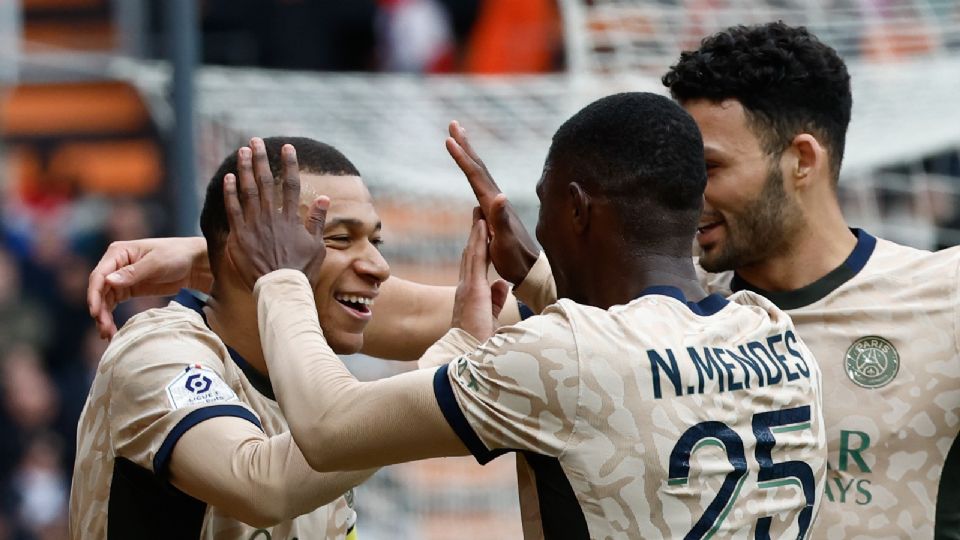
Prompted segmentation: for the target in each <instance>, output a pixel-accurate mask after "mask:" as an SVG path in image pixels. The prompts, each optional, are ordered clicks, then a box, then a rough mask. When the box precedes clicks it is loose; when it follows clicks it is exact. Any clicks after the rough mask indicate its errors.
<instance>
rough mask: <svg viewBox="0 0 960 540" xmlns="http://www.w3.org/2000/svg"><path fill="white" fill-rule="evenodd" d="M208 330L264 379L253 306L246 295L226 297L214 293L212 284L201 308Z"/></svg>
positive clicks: (255, 308)
mask: <svg viewBox="0 0 960 540" xmlns="http://www.w3.org/2000/svg"><path fill="white" fill-rule="evenodd" d="M204 312H205V314H206V316H207V324H209V325H210V329H211V330H213V331H214V333H216V334H217V336H219V337H220V339H221V340H222V341H223V342H224V343H225V344H226V345H227V346H229V347H230V348H232V349H233V350H235V351H237V353H238V354H239V355H240V356H242V357H243V359H244V360H246V361H247V363H248V364H250V367H252V368H253V369H255V370H256V371H257V372H258V373H260V374H261V375H263V376H265V377H266V376H267V362H266V360H264V358H263V349H262V348H261V346H260V330H259V328H258V327H257V307H256V305H255V304H254V303H253V297H252V296H250V295H249V294H242V295H237V294H230V293H229V292H226V291H223V290H218V288H217V286H216V284H215V285H214V290H213V292H212V293H211V294H210V300H209V301H208V302H207V307H206V308H205V309H204Z"/></svg>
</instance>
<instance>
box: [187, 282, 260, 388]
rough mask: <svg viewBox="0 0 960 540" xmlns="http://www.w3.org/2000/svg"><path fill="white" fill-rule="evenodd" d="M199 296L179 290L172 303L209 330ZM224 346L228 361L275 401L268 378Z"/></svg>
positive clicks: (230, 348) (193, 292)
mask: <svg viewBox="0 0 960 540" xmlns="http://www.w3.org/2000/svg"><path fill="white" fill-rule="evenodd" d="M200 294H201V293H198V292H196V291H193V290H190V289H180V292H179V293H177V296H176V297H175V298H174V299H173V301H174V302H176V303H178V304H180V305H181V306H183V307H185V308H187V309H191V310H193V311H196V312H197V313H198V314H200V317H201V318H202V319H203V324H206V325H207V328H210V325H209V324H208V323H207V315H206V314H205V313H204V312H203V307H204V306H206V305H207V302H206V300H204V299H203V298H201V297H200ZM224 346H225V347H226V348H227V352H228V353H230V359H231V360H233V363H234V364H236V365H237V367H238V368H240V371H242V372H243V374H244V375H245V376H246V377H247V380H248V381H250V384H251V385H252V386H253V387H254V388H255V389H256V390H257V392H260V394H262V395H263V397H266V398H268V399H271V400H273V401H276V400H277V398H276V396H275V395H274V393H273V385H272V384H270V378H269V377H267V376H264V375H262V374H261V373H260V372H259V371H257V370H255V369H253V366H251V365H250V363H249V362H247V361H246V360H245V359H244V358H243V357H242V356H240V353H238V352H237V351H235V350H233V347H231V346H229V345H227V344H226V343H224Z"/></svg>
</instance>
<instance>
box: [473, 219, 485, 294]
mask: <svg viewBox="0 0 960 540" xmlns="http://www.w3.org/2000/svg"><path fill="white" fill-rule="evenodd" d="M470 258H471V259H472V260H471V261H470V264H469V269H470V272H471V278H472V279H473V281H474V282H476V283H481V282H482V283H486V281H487V261H488V256H487V222H486V221H484V220H482V219H478V220H476V221H475V222H474V223H473V230H472V231H471V232H470Z"/></svg>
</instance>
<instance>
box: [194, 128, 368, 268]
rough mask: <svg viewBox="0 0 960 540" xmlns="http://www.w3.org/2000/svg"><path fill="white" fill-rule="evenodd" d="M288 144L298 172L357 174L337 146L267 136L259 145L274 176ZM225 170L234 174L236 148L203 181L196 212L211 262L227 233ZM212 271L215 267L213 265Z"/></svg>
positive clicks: (303, 139)
mask: <svg viewBox="0 0 960 540" xmlns="http://www.w3.org/2000/svg"><path fill="white" fill-rule="evenodd" d="M285 144H291V145H293V147H294V148H296V150H297V162H298V163H299V165H300V172H302V173H313V174H320V175H332V176H360V172H359V171H358V170H357V168H356V167H355V166H354V165H353V163H351V162H350V160H349V159H347V157H346V156H344V155H343V154H342V153H341V152H340V151H339V150H337V149H336V148H334V147H332V146H330V145H329V144H325V143H322V142H320V141H316V140H313V139H308V138H307V137H267V138H265V139H263V145H264V147H266V150H267V162H268V163H269V164H270V172H271V173H273V175H274V177H276V176H277V175H279V174H280V173H281V169H282V161H281V159H280V149H281V148H283V145H285ZM228 173H233V174H234V175H236V174H237V152H231V153H230V155H228V156H227V157H226V158H225V159H224V160H223V162H222V163H220V166H219V167H218V168H217V172H215V173H213V177H212V178H210V183H209V184H207V193H206V197H205V198H204V202H203V210H202V211H201V212H200V230H201V231H202V232H203V236H204V238H206V240H207V253H208V254H209V257H210V263H211V266H216V260H217V259H218V258H219V256H220V253H221V251H222V250H223V246H224V242H225V241H226V238H227V235H228V234H229V233H230V223H229V221H227V208H226V206H225V205H224V202H223V177H224V176H226V175H227V174H228ZM214 270H215V271H216V268H214Z"/></svg>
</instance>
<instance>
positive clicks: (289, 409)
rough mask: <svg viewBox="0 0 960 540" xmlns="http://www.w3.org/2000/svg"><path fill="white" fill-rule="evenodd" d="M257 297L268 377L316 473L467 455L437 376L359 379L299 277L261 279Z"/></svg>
mask: <svg viewBox="0 0 960 540" xmlns="http://www.w3.org/2000/svg"><path fill="white" fill-rule="evenodd" d="M254 296H255V297H256V299H257V313H258V322H259V328H260V339H261V343H262V346H263V353H264V358H265V359H266V361H267V367H268V370H269V372H270V378H271V381H272V383H273V386H274V389H275V390H276V393H277V399H278V402H279V404H280V407H281V409H283V412H284V416H285V417H286V419H287V422H288V424H289V425H290V431H291V433H292V434H293V437H294V439H295V440H296V442H297V445H298V446H299V447H300V449H301V450H302V452H303V455H304V457H305V458H306V460H307V462H308V463H309V464H310V466H311V467H313V468H314V469H316V470H350V469H357V468H366V467H372V466H380V465H386V464H390V463H398V462H402V461H409V460H413V459H421V458H423V457H432V456H435V455H459V454H462V453H463V451H464V449H463V448H462V445H461V444H460V443H459V440H457V439H456V437H455V436H454V435H453V434H452V431H451V430H450V428H449V426H447V424H446V421H445V420H444V419H443V416H442V413H440V411H439V409H438V407H437V405H436V400H435V398H434V397H433V393H432V376H433V373H432V371H421V372H413V373H408V374H403V375H400V376H397V377H391V378H390V379H385V380H381V381H374V382H369V383H361V382H359V381H357V380H356V379H355V378H354V377H353V375H351V374H350V372H349V371H348V370H347V368H346V367H345V366H344V365H343V362H341V361H340V359H339V358H338V357H337V355H336V354H335V353H334V352H333V351H332V350H331V349H330V347H329V346H328V345H327V342H326V340H325V339H324V337H323V332H322V330H321V329H320V325H319V322H318V320H317V314H316V309H315V308H314V300H313V293H312V291H311V289H310V286H309V283H307V281H306V278H305V277H304V276H303V275H302V274H300V273H298V272H293V271H282V272H274V273H272V274H269V275H267V276H264V277H263V278H261V279H260V280H259V281H258V282H257V284H256V286H255V287H254ZM438 434H439V435H438ZM448 435H449V437H447V436H448ZM451 442H452V443H453V444H451Z"/></svg>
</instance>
